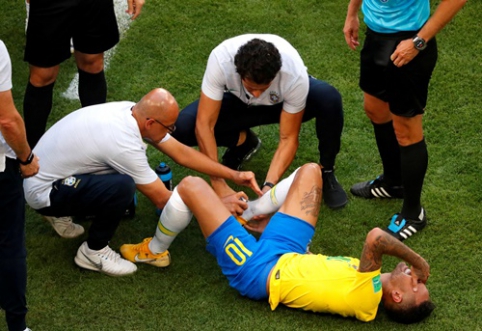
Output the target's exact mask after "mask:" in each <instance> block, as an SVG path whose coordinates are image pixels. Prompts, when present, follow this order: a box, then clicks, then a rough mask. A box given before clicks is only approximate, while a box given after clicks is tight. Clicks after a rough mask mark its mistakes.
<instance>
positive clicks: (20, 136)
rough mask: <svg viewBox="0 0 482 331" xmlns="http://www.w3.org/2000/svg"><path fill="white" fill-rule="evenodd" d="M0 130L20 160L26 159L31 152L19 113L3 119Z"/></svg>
mask: <svg viewBox="0 0 482 331" xmlns="http://www.w3.org/2000/svg"><path fill="white" fill-rule="evenodd" d="M0 131H1V132H2V135H3V137H4V138H5V141H6V142H7V144H8V145H9V146H10V147H11V148H12V149H13V151H14V152H15V154H16V155H17V157H18V158H19V159H20V160H23V161H24V160H26V159H27V158H28V156H29V154H30V152H31V149H30V146H29V145H28V143H27V137H26V134H25V126H24V123H23V120H22V118H21V117H20V115H16V116H15V117H14V118H12V119H11V120H9V121H3V123H2V124H1V126H0Z"/></svg>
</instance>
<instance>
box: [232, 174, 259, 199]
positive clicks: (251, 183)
mask: <svg viewBox="0 0 482 331" xmlns="http://www.w3.org/2000/svg"><path fill="white" fill-rule="evenodd" d="M233 182H235V183H236V184H238V185H242V186H246V187H249V188H251V189H252V190H253V191H254V193H256V194H257V195H258V196H261V195H263V192H262V191H261V190H260V188H259V186H258V183H257V182H256V176H255V175H254V173H253V172H252V171H237V172H236V174H235V176H234V178H233Z"/></svg>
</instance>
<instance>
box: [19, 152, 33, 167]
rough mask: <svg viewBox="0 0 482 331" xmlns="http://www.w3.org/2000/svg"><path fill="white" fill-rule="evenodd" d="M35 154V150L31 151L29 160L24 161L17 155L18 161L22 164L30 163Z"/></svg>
mask: <svg viewBox="0 0 482 331" xmlns="http://www.w3.org/2000/svg"><path fill="white" fill-rule="evenodd" d="M34 156H35V155H34V154H33V151H30V154H29V155H28V157H27V160H25V161H22V160H20V159H19V158H18V157H17V161H18V162H19V163H20V164H21V165H29V164H30V163H32V161H33V158H34Z"/></svg>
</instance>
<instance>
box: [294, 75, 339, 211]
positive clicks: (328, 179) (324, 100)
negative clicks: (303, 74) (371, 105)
mask: <svg viewBox="0 0 482 331" xmlns="http://www.w3.org/2000/svg"><path fill="white" fill-rule="evenodd" d="M313 118H315V126H316V136H317V138H318V151H319V153H320V165H321V167H322V176H323V200H324V201H325V203H326V205H327V206H328V207H330V208H332V209H336V208H341V207H343V206H345V205H346V204H347V203H348V197H347V195H346V193H345V191H344V189H343V187H342V186H341V185H340V184H339V183H338V180H337V179H336V177H335V173H334V171H335V159H336V156H337V155H338V153H339V151H340V146H341V134H342V131H343V103H342V99H341V95H340V93H339V92H338V90H337V89H336V88H334V87H333V86H331V85H330V84H328V83H326V82H324V81H321V80H318V79H316V78H313V77H310V90H309V92H308V98H307V101H306V109H305V114H304V116H303V122H306V121H309V120H311V119H313ZM301 143H302V142H301Z"/></svg>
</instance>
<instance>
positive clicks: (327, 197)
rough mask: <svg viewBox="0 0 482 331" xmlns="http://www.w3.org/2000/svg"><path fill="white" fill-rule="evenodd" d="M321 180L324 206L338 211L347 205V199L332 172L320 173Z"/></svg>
mask: <svg viewBox="0 0 482 331" xmlns="http://www.w3.org/2000/svg"><path fill="white" fill-rule="evenodd" d="M322 178H323V200H324V201H325V204H326V205H327V206H328V207H330V208H331V209H338V208H342V207H344V206H345V205H346V204H347V203H348V197H347V195H346V193H345V190H343V187H341V185H340V183H338V180H336V177H335V174H334V172H333V170H327V171H323V172H322Z"/></svg>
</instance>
